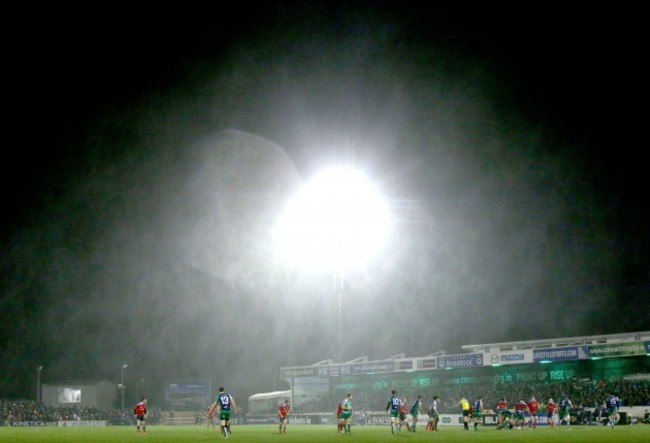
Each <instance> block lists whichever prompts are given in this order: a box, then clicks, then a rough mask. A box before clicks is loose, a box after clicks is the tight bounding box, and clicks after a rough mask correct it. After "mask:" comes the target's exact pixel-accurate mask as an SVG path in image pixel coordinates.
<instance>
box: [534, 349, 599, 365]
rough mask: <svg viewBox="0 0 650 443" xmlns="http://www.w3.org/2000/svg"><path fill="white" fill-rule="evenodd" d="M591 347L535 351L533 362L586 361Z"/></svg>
mask: <svg viewBox="0 0 650 443" xmlns="http://www.w3.org/2000/svg"><path fill="white" fill-rule="evenodd" d="M588 358H589V346H570V347H566V348H545V349H535V350H533V361H534V362H541V361H565V360H586V359H588Z"/></svg>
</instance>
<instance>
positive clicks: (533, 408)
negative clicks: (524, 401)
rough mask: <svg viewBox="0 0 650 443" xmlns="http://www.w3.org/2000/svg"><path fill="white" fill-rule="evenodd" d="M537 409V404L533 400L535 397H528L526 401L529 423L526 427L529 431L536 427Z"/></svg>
mask: <svg viewBox="0 0 650 443" xmlns="http://www.w3.org/2000/svg"><path fill="white" fill-rule="evenodd" d="M538 408H539V403H538V402H537V400H536V399H535V396H532V397H530V400H529V401H528V410H529V411H530V422H528V427H529V428H530V429H535V428H536V427H537V409H538Z"/></svg>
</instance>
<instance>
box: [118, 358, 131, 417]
mask: <svg viewBox="0 0 650 443" xmlns="http://www.w3.org/2000/svg"><path fill="white" fill-rule="evenodd" d="M128 367H129V365H127V364H126V363H124V364H123V365H122V369H121V371H122V379H121V380H122V384H121V385H120V389H121V390H122V413H124V388H125V387H126V386H124V370H125V369H126V368H128Z"/></svg>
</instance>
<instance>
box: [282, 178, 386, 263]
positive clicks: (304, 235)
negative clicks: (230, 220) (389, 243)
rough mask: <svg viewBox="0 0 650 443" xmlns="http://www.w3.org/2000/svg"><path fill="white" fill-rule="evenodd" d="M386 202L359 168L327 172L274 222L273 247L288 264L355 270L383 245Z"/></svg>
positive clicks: (300, 193) (311, 184) (296, 198)
mask: <svg viewBox="0 0 650 443" xmlns="http://www.w3.org/2000/svg"><path fill="white" fill-rule="evenodd" d="M389 227H390V217H389V210H388V205H387V204H386V202H385V201H384V199H383V198H382V196H381V195H380V194H379V192H378V191H377V190H376V189H375V188H374V187H373V186H372V184H371V183H370V182H369V181H368V180H367V179H366V177H365V176H364V175H362V174H360V173H359V172H356V171H353V170H350V169H343V168H337V169H332V170H328V171H326V172H324V173H322V174H320V175H318V176H316V177H315V178H314V179H313V181H311V182H310V183H309V184H308V185H306V186H305V187H303V188H302V189H301V190H300V192H299V193H298V195H296V196H295V198H294V199H292V200H291V201H290V202H289V203H288V204H287V207H286V208H285V211H284V213H283V214H282V215H281V216H280V218H279V219H278V222H277V224H276V226H275V232H274V236H275V250H276V253H277V254H278V256H279V258H280V259H281V260H283V261H284V262H285V263H288V264H289V265H291V266H292V267H300V268H307V269H328V270H329V269H331V270H335V271H344V270H354V269H359V268H361V267H363V266H364V265H365V264H366V263H367V262H368V261H369V260H370V259H371V258H372V256H373V255H375V254H376V253H377V252H378V251H379V250H380V249H381V247H382V245H383V243H384V240H385V239H386V237H387V233H388V230H389Z"/></svg>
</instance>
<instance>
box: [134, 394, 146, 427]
mask: <svg viewBox="0 0 650 443" xmlns="http://www.w3.org/2000/svg"><path fill="white" fill-rule="evenodd" d="M133 415H135V425H136V427H137V429H138V434H139V433H140V427H142V433H144V434H146V433H147V423H146V420H147V399H146V398H145V397H142V400H140V402H139V403H138V404H136V405H135V408H133Z"/></svg>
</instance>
